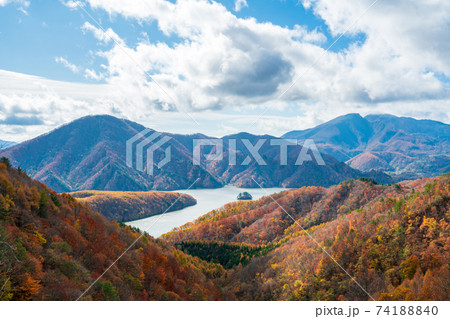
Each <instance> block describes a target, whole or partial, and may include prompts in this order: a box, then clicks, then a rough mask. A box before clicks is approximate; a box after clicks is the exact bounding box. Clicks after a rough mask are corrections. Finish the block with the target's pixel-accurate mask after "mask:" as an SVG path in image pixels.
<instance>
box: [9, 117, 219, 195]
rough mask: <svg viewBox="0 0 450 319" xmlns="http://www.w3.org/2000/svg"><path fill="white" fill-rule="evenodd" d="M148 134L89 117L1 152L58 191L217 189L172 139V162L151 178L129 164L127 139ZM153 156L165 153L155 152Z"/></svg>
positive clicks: (126, 123)
mask: <svg viewBox="0 0 450 319" xmlns="http://www.w3.org/2000/svg"><path fill="white" fill-rule="evenodd" d="M142 130H144V127H143V126H141V125H140V124H137V123H134V122H131V121H127V120H123V119H117V118H115V117H112V116H107V115H104V116H87V117H84V118H81V119H79V120H76V121H74V122H71V123H69V124H67V125H64V126H62V127H60V128H57V129H55V130H54V131H52V132H50V133H48V134H45V135H42V136H39V137H37V138H35V139H32V140H30V141H26V142H24V143H21V144H19V145H17V146H15V147H12V148H9V149H7V150H5V151H3V152H2V153H1V155H2V156H5V157H8V158H9V159H10V160H11V162H12V163H13V165H14V166H20V167H22V169H24V170H25V171H26V172H27V173H28V174H29V175H30V176H31V177H33V178H35V179H37V180H39V181H41V182H43V183H45V184H46V185H48V186H49V187H51V188H52V189H54V190H56V191H57V192H73V191H78V190H106V191H108V190H111V191H147V190H152V189H158V190H174V189H186V188H188V187H190V186H191V185H192V183H193V182H194V181H195V180H196V179H197V178H198V181H197V182H196V183H195V185H194V187H199V188H202V187H205V188H214V187H219V186H221V183H220V182H219V181H218V180H217V179H216V178H215V177H213V176H211V174H210V173H208V172H207V171H205V170H204V169H202V168H201V167H199V166H194V165H193V164H192V158H191V155H190V153H189V152H188V151H187V150H186V147H184V145H182V144H181V143H179V142H177V141H176V140H175V139H172V140H171V141H170V142H169V144H170V145H171V147H172V156H173V157H174V158H176V159H177V160H176V161H171V162H170V163H169V164H168V165H167V166H165V167H164V168H163V169H158V168H156V169H155V173H154V175H152V176H150V175H148V174H146V173H144V172H140V171H138V170H136V169H134V168H130V167H128V166H127V165H126V161H125V158H126V141H127V140H128V139H129V138H131V137H133V136H134V135H136V134H137V133H139V132H141V131H142ZM155 153H156V154H155V158H158V157H161V156H163V153H164V152H163V151H161V150H158V151H156V152H155Z"/></svg>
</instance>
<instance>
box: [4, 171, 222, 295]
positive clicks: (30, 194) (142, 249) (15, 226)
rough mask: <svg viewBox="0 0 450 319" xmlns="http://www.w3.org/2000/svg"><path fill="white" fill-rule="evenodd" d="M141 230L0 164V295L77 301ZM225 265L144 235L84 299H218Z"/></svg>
mask: <svg viewBox="0 0 450 319" xmlns="http://www.w3.org/2000/svg"><path fill="white" fill-rule="evenodd" d="M139 236H141V234H140V233H139V232H136V231H134V230H132V229H131V228H129V227H128V226H120V225H119V224H117V223H115V222H109V221H107V220H106V219H105V217H103V216H102V215H100V214H99V213H96V212H94V211H92V210H91V209H90V208H89V207H87V206H84V205H82V204H80V203H79V202H77V201H76V200H75V199H74V198H72V197H71V196H70V195H66V194H63V195H58V194H56V193H54V192H53V191H51V190H50V189H48V188H46V187H45V186H44V185H43V184H41V183H39V182H37V181H34V180H31V179H30V178H29V177H28V176H26V175H25V174H24V173H21V172H19V171H17V170H14V169H12V168H8V167H6V165H3V166H0V300H76V299H77V298H78V297H80V295H81V294H82V293H83V292H84V291H85V290H86V289H87V288H88V287H89V286H90V285H91V284H92V283H93V282H94V280H95V279H97V278H98V276H100V275H101V274H102V273H103V272H104V271H105V270H106V269H107V268H108V267H109V266H110V265H112V264H113V263H114V261H115V260H116V259H117V258H118V257H119V256H120V255H121V254H122V253H123V252H124V251H125V249H127V247H129V246H130V245H131V244H132V243H133V242H134V241H135V240H136V239H137V238H138V237H139ZM224 273H225V270H224V269H223V268H222V267H221V266H220V265H217V264H209V263H206V262H204V261H202V260H200V259H198V258H194V257H191V256H189V255H186V254H184V253H183V252H181V251H179V250H177V249H175V248H174V247H173V246H170V245H167V244H164V243H161V242H159V241H157V240H155V239H153V238H152V237H150V236H148V235H144V236H142V238H141V239H139V240H138V241H137V242H136V244H135V245H133V246H132V247H131V248H130V250H129V251H128V252H127V253H126V254H125V255H124V256H123V257H122V258H121V259H120V260H119V261H117V263H115V264H114V265H113V266H112V267H111V269H110V270H109V271H108V272H107V273H106V274H105V275H104V276H103V277H102V278H101V279H100V280H99V281H98V282H97V283H96V284H95V285H94V286H93V287H92V289H90V290H89V291H88V292H87V293H86V294H85V296H84V297H83V300H216V299H222V298H224V297H225V296H224V295H223V294H222V292H221V290H220V289H219V288H218V286H217V285H218V282H219V281H220V280H221V277H222V276H223V275H224Z"/></svg>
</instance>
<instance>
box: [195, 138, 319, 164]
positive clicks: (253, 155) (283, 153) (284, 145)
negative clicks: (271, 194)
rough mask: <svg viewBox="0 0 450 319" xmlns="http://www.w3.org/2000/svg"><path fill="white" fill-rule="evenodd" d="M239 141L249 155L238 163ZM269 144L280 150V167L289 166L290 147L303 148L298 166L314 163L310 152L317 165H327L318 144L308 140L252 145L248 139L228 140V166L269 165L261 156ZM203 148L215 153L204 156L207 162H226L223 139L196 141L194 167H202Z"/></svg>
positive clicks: (289, 140) (288, 140)
mask: <svg viewBox="0 0 450 319" xmlns="http://www.w3.org/2000/svg"><path fill="white" fill-rule="evenodd" d="M238 141H239V142H241V143H242V145H243V146H244V148H245V153H248V155H247V156H246V157H245V159H244V160H243V161H242V162H240V163H237V156H236V155H237V149H238V148H237V144H238ZM266 142H268V143H269V144H270V146H275V147H279V148H280V151H279V152H280V153H279V154H280V163H279V165H280V166H286V165H288V147H289V146H297V147H298V146H301V150H300V153H299V154H298V156H297V159H296V161H295V165H296V166H300V165H303V163H305V162H310V161H313V158H312V157H311V155H310V154H308V152H311V153H312V156H313V157H314V159H315V160H316V163H317V165H320V166H323V165H325V162H324V160H323V158H322V155H321V154H320V152H319V150H318V148H317V146H316V144H315V143H314V141H313V140H311V139H307V140H304V141H303V142H299V141H297V140H295V139H280V138H277V139H275V138H274V139H270V140H269V141H268V140H267V139H259V140H257V141H256V143H255V144H252V142H251V141H250V140H248V139H240V140H236V139H229V140H228V165H230V166H234V165H242V166H247V165H250V163H252V161H255V162H256V163H257V164H258V165H260V166H265V165H267V163H266V161H265V160H264V158H263V157H262V156H261V154H260V151H261V148H262V147H263V145H264V144H265V143H266ZM202 146H209V147H212V148H213V150H214V153H208V154H204V155H203V158H204V159H205V161H207V162H213V161H221V160H224V159H225V158H224V151H223V150H224V143H223V140H221V139H195V140H194V141H193V150H194V152H193V153H194V154H193V156H192V158H193V164H194V165H200V163H201V161H202Z"/></svg>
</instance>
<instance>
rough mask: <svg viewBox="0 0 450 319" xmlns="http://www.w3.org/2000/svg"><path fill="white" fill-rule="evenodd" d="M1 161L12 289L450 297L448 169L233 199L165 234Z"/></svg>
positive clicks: (43, 293)
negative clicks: (118, 219) (114, 216)
mask: <svg viewBox="0 0 450 319" xmlns="http://www.w3.org/2000/svg"><path fill="white" fill-rule="evenodd" d="M1 162H2V163H0V287H1V290H0V300H3V301H4V300H77V299H78V298H79V297H81V296H82V294H83V293H84V292H86V293H85V294H84V295H83V296H82V298H81V300H236V299H238V300H369V299H370V297H369V296H368V295H367V294H366V293H365V292H364V291H363V290H362V289H361V287H363V288H364V290H365V291H367V292H368V293H369V294H370V295H371V296H372V297H373V298H375V299H378V300H449V299H450V289H449V285H448V280H449V278H450V270H449V268H448V260H449V257H450V256H449V255H450V251H449V242H448V237H449V229H450V227H449V216H448V211H449V210H450V196H449V194H450V175H448V174H447V175H445V176H442V177H440V178H434V179H432V178H429V179H423V180H416V181H408V182H403V183H401V184H396V185H392V186H384V185H376V184H374V183H373V182H371V181H355V180H351V181H345V182H343V183H341V184H339V185H337V186H333V187H331V188H329V189H325V188H322V187H303V188H301V189H297V190H290V191H285V192H282V193H279V194H275V195H273V197H264V198H262V199H260V200H258V201H241V202H236V203H230V204H227V205H226V206H225V207H224V208H222V209H219V210H214V211H212V212H210V213H208V214H206V215H204V216H202V217H200V218H199V219H198V220H197V221H196V222H195V223H190V224H187V225H185V226H184V227H181V228H180V229H179V230H177V231H173V232H171V233H169V234H167V235H165V236H164V237H163V239H162V240H159V239H158V240H155V239H154V238H152V237H150V236H148V235H146V234H141V233H139V232H138V231H137V230H136V229H133V228H131V227H129V226H125V225H123V224H120V225H119V224H117V223H115V222H110V221H108V220H106V218H105V217H104V216H102V215H100V214H98V213H96V212H94V211H93V210H92V209H91V208H90V207H88V206H85V205H83V204H81V203H79V202H78V201H77V200H76V199H74V198H73V197H71V196H70V195H69V194H62V195H58V194H57V193H56V192H54V191H53V190H51V189H49V188H47V187H46V186H45V185H43V184H42V183H40V182H38V181H36V180H32V179H30V178H29V177H28V176H27V175H26V174H25V173H24V172H23V171H19V170H16V169H14V168H11V166H10V165H8V162H7V161H6V160H4V159H3V160H2V161H1ZM5 164H6V165H5ZM274 200H276V201H277V202H278V204H277V203H275V202H274ZM281 207H283V209H284V210H285V211H283V209H281ZM286 212H287V213H288V214H289V215H288V214H287V213H286ZM289 216H291V217H292V218H293V219H291V218H290V217H289ZM294 220H295V222H294ZM299 225H301V226H302V227H303V229H304V231H303V230H302V229H301V228H300V227H299ZM305 231H306V232H307V233H308V235H309V236H308V235H306V234H305ZM311 238H313V239H314V241H313V240H311ZM319 245H320V246H319ZM320 247H323V249H325V250H326V251H327V253H328V254H330V256H333V259H334V260H335V261H336V262H338V263H339V265H340V266H341V267H343V268H344V269H345V271H346V272H348V274H349V275H347V274H346V273H344V272H343V271H342V269H341V268H340V267H339V266H337V265H336V264H335V263H334V262H333V261H332V260H331V259H330V258H329V257H328V255H326V254H325V253H323V250H322V249H321V248H320ZM118 257H121V258H120V259H118V260H117V258H118ZM106 270H107V271H106ZM105 271H106V272H105ZM100 275H102V277H101V278H100V279H99V280H98V281H97V282H95V283H94V281H95V280H96V279H97V278H99V276H100ZM350 276H351V277H350ZM352 278H354V279H355V280H356V281H357V282H358V283H359V284H361V287H359V286H358V285H357V284H355V282H354V281H353V280H352ZM91 284H93V285H92V287H90V285H91ZM88 288H89V290H87V289H88Z"/></svg>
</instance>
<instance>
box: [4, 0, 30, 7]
mask: <svg viewBox="0 0 450 319" xmlns="http://www.w3.org/2000/svg"><path fill="white" fill-rule="evenodd" d="M11 3H16V4H19V5H22V6H23V7H25V8H28V7H29V6H30V1H27V0H0V7H4V6H6V5H8V4H11Z"/></svg>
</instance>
